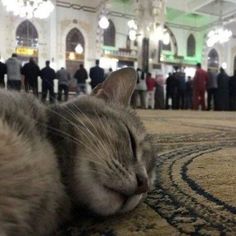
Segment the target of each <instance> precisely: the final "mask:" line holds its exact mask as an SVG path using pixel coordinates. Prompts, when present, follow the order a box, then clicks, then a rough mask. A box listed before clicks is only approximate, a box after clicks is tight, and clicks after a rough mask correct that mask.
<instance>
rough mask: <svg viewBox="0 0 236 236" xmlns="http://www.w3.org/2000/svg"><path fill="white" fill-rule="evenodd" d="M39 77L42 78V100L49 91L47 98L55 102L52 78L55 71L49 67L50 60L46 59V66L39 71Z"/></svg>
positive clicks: (44, 99)
mask: <svg viewBox="0 0 236 236" xmlns="http://www.w3.org/2000/svg"><path fill="white" fill-rule="evenodd" d="M40 77H41V79H42V102H45V101H46V98H47V94H48V91H49V100H50V102H51V103H53V102H55V93H54V83H53V81H54V79H55V78H56V73H55V71H54V70H53V69H52V68H51V67H50V61H46V67H44V68H43V69H42V70H41V71H40Z"/></svg>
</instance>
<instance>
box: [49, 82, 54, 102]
mask: <svg viewBox="0 0 236 236" xmlns="http://www.w3.org/2000/svg"><path fill="white" fill-rule="evenodd" d="M48 90H49V100H50V103H54V102H55V93H54V88H53V85H50V86H49V87H48Z"/></svg>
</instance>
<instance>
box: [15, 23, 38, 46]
mask: <svg viewBox="0 0 236 236" xmlns="http://www.w3.org/2000/svg"><path fill="white" fill-rule="evenodd" d="M16 44H17V46H24V47H33V48H37V47H38V32H37V30H36V28H35V27H34V25H33V24H32V23H31V22H30V21H29V20H25V21H23V22H22V23H21V24H20V25H19V26H18V27H17V29H16Z"/></svg>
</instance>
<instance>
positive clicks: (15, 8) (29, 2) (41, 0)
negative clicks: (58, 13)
mask: <svg viewBox="0 0 236 236" xmlns="http://www.w3.org/2000/svg"><path fill="white" fill-rule="evenodd" d="M2 3H3V6H4V7H5V8H6V10H7V12H12V13H13V14H14V15H15V16H20V17H27V18H28V19H30V18H32V17H36V18H40V19H45V18H47V17H48V16H49V15H50V13H51V12H52V11H53V9H54V5H53V4H52V2H51V1H50V0H2Z"/></svg>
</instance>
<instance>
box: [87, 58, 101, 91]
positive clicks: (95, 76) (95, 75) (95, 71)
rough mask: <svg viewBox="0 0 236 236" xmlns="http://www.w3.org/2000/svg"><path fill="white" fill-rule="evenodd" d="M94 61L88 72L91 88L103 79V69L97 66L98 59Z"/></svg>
mask: <svg viewBox="0 0 236 236" xmlns="http://www.w3.org/2000/svg"><path fill="white" fill-rule="evenodd" d="M95 63H96V66H94V67H92V68H91V69H90V72H89V76H90V78H91V87H92V89H94V88H95V87H96V86H97V85H98V84H100V83H102V82H103V81H104V79H105V75H104V69H103V68H101V67H99V60H96V61H95Z"/></svg>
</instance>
